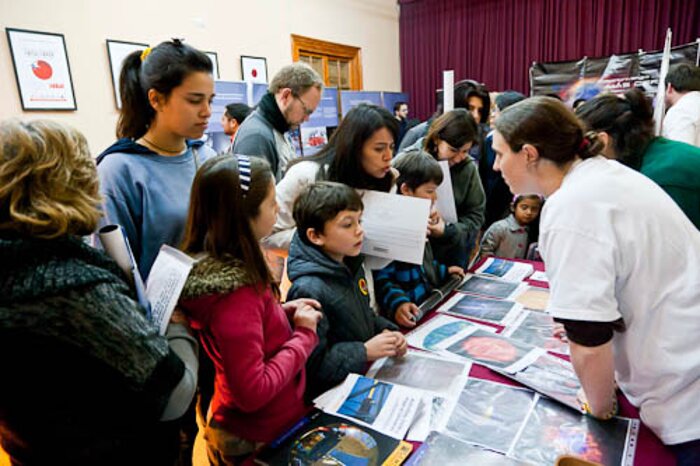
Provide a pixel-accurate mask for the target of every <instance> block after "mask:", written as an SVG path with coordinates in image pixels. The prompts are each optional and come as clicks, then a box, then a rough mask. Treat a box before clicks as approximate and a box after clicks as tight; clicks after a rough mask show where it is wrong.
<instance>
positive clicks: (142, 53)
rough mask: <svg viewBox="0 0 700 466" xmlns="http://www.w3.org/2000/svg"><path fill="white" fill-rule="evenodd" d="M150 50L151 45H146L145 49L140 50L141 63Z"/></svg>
mask: <svg viewBox="0 0 700 466" xmlns="http://www.w3.org/2000/svg"><path fill="white" fill-rule="evenodd" d="M152 50H153V49H152V48H151V47H146V48H145V49H143V52H141V63H143V62H144V60H146V57H147V56H149V55H150V54H151V51H152Z"/></svg>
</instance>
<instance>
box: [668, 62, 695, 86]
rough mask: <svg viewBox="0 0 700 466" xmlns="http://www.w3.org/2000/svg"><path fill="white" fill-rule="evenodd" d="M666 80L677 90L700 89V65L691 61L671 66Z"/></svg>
mask: <svg viewBox="0 0 700 466" xmlns="http://www.w3.org/2000/svg"><path fill="white" fill-rule="evenodd" d="M665 82H666V86H668V85H669V84H670V85H671V86H673V88H674V89H675V90H676V91H677V92H691V91H700V67H698V66H695V65H691V64H689V63H679V64H677V65H674V66H672V67H671V68H669V70H668V74H666V80H665Z"/></svg>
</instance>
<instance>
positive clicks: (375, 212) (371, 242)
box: [362, 191, 430, 264]
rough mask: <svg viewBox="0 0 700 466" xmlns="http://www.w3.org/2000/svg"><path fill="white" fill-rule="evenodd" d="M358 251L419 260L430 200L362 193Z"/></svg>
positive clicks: (422, 248) (388, 257) (421, 253)
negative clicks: (363, 236) (362, 210)
mask: <svg viewBox="0 0 700 466" xmlns="http://www.w3.org/2000/svg"><path fill="white" fill-rule="evenodd" d="M362 202H363V203H364V206H365V209H364V212H363V213H362V226H363V227H364V230H365V239H364V241H363V243H362V252H363V253H364V254H367V255H368V256H377V257H383V258H385V259H392V260H398V261H401V262H408V263H410V264H422V263H423V251H424V249H425V235H426V231H427V229H428V217H429V216H430V201H429V200H428V199H420V198H417V197H410V196H401V195H396V194H388V193H382V192H378V191H365V192H364V194H363V195H362Z"/></svg>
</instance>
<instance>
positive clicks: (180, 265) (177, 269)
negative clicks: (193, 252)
mask: <svg viewBox="0 0 700 466" xmlns="http://www.w3.org/2000/svg"><path fill="white" fill-rule="evenodd" d="M194 262H195V260H194V259H192V258H191V257H190V256H188V255H187V254H185V253H184V252H182V251H178V250H177V249H175V248H173V247H170V246H168V245H167V244H164V245H163V246H161V248H160V252H159V253H158V257H156V260H155V262H154V263H153V267H151V273H150V274H149V276H148V284H147V286H146V296H147V297H148V301H149V302H150V303H151V320H152V322H153V323H154V324H155V325H156V327H158V329H159V331H160V334H161V335H165V330H166V328H167V327H168V323H169V322H170V316H171V315H172V313H173V310H175V305H176V304H177V301H178V299H180V293H181V292H182V288H183V287H184V286H185V281H186V280H187V276H188V275H189V274H190V270H192V265H193V264H194Z"/></svg>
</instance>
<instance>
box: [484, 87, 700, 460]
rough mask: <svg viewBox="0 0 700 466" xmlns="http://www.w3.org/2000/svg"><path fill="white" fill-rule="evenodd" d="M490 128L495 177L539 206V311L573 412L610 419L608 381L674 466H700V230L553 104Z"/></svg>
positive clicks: (612, 403)
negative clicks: (544, 292)
mask: <svg viewBox="0 0 700 466" xmlns="http://www.w3.org/2000/svg"><path fill="white" fill-rule="evenodd" d="M495 127H496V130H495V133H494V138H493V148H494V150H495V152H496V154H497V155H496V161H495V163H494V169H495V170H498V171H501V172H502V173H503V178H504V179H505V181H506V183H507V184H508V186H509V187H510V189H511V191H513V192H514V193H518V192H536V193H541V194H543V195H544V196H545V197H547V203H546V204H545V206H544V209H543V211H542V219H541V225H540V241H539V245H540V252H541V254H542V256H543V258H544V261H545V264H546V267H547V275H548V276H549V277H550V287H551V296H550V301H549V307H548V311H549V312H550V313H551V314H552V316H553V317H554V318H555V319H557V320H558V321H559V322H561V323H563V324H564V327H565V329H566V332H567V336H568V338H569V340H570V344H571V361H572V363H573V365H574V368H575V370H576V373H577V374H578V376H579V378H580V379H581V386H582V387H583V390H584V392H585V396H584V398H585V399H584V400H582V401H583V406H582V407H583V409H584V410H585V411H587V412H589V413H590V414H592V415H593V416H596V417H598V418H609V417H611V416H613V415H614V414H615V413H616V411H617V403H616V397H615V382H616V381H617V384H618V385H619V387H620V389H621V390H622V391H623V392H624V394H625V395H626V396H627V398H628V399H629V400H630V401H631V402H632V403H633V404H634V405H635V406H638V407H639V410H640V416H641V418H642V420H643V421H644V422H645V424H647V425H648V426H649V427H650V428H651V429H652V430H653V431H654V432H655V433H656V434H657V435H658V436H659V437H660V439H661V440H662V441H663V442H664V443H665V444H667V445H670V446H671V447H672V449H673V451H674V453H675V454H676V456H677V458H678V461H679V464H688V465H689V464H700V421H699V420H700V403H699V402H698V401H700V345H698V344H697V338H698V335H700V232H698V230H697V229H696V228H695V227H694V226H693V224H692V223H691V222H690V221H689V220H688V218H687V217H686V216H685V215H684V214H683V212H682V211H681V210H680V209H679V208H678V206H677V205H676V204H675V203H674V202H673V200H672V199H671V198H670V197H669V196H668V195H667V194H666V193H665V192H664V191H663V190H662V189H661V188H659V187H658V186H657V185H656V184H654V182H653V181H651V180H649V179H648V178H646V177H644V176H643V175H641V174H640V173H638V172H636V171H634V170H632V169H629V168H627V167H625V166H623V165H622V164H620V163H618V162H616V161H613V160H608V159H605V158H604V157H602V156H598V155H597V154H598V153H599V152H600V149H601V147H602V145H601V143H600V142H599V141H598V139H597V136H596V134H595V133H586V134H585V136H584V131H583V127H582V125H581V123H580V122H579V121H578V120H577V119H576V117H575V116H574V115H573V113H571V111H570V110H569V109H567V108H566V107H565V106H564V105H563V104H562V103H561V102H559V101H557V100H556V99H553V98H548V97H533V98H530V99H527V100H525V101H523V102H520V103H518V104H516V105H514V106H512V107H509V108H508V109H506V110H505V111H504V112H503V113H502V114H501V116H500V117H499V118H498V120H496V123H495ZM586 400H587V401H586Z"/></svg>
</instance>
